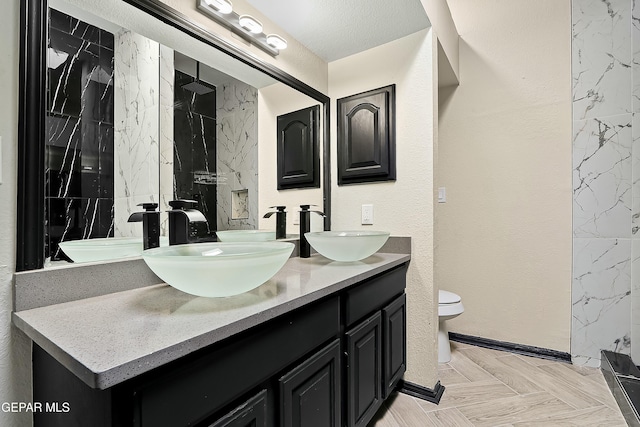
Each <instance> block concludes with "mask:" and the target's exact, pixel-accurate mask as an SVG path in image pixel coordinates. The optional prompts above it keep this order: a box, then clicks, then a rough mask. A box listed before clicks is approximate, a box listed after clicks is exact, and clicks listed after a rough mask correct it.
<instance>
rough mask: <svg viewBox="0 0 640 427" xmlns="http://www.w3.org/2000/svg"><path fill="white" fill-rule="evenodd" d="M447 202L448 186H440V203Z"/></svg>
mask: <svg viewBox="0 0 640 427" xmlns="http://www.w3.org/2000/svg"><path fill="white" fill-rule="evenodd" d="M446 202H447V188H446V187H440V188H438V203H446Z"/></svg>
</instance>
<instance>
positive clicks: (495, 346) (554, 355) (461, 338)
mask: <svg viewBox="0 0 640 427" xmlns="http://www.w3.org/2000/svg"><path fill="white" fill-rule="evenodd" d="M449 340H451V341H456V342H460V343H464V344H471V345H475V346H478V347H484V348H490V349H492V350H500V351H508V352H510V353H517V354H522V355H524V356H531V357H537V358H539V359H548V360H555V361H557V362H565V363H571V354H569V353H565V352H563V351H557V350H550V349H548V348H541V347H534V346H532V345H524V344H514V343H511V342H505V341H496V340H491V339H489V338H481V337H474V336H471V335H463V334H457V333H455V332H449Z"/></svg>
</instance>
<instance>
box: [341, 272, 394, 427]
mask: <svg viewBox="0 0 640 427" xmlns="http://www.w3.org/2000/svg"><path fill="white" fill-rule="evenodd" d="M401 273H402V271H401V270H392V271H390V272H388V273H386V274H384V275H382V276H380V277H378V278H377V280H375V281H372V282H371V283H369V284H368V285H360V286H358V287H355V288H353V289H351V290H349V291H347V294H346V304H347V310H346V313H347V316H346V317H347V324H348V325H349V329H348V330H347V332H346V333H345V336H346V354H347V368H346V369H347V375H346V377H347V391H348V395H347V396H348V397H347V425H348V426H349V427H364V426H366V425H367V424H368V423H369V421H371V419H372V418H373V416H374V415H375V413H376V412H377V411H378V409H380V406H382V402H384V399H386V398H387V397H388V396H389V395H390V394H391V392H392V391H393V390H394V389H395V387H396V386H397V384H398V381H400V379H401V378H402V375H403V374H404V372H405V370H406V314H405V312H406V297H405V294H404V293H403V291H404V281H403V278H401V277H400V275H401ZM364 313H368V317H365V318H364V320H359V321H356V319H360V318H361V316H362V315H363V314H364Z"/></svg>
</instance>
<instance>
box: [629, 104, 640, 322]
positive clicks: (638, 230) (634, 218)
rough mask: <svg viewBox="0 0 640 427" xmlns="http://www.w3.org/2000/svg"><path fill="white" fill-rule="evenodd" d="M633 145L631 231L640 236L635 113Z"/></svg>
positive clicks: (639, 144) (639, 145)
mask: <svg viewBox="0 0 640 427" xmlns="http://www.w3.org/2000/svg"><path fill="white" fill-rule="evenodd" d="M631 123H632V131H631V132H632V134H633V145H632V149H631V153H632V171H631V182H632V186H631V190H632V191H631V193H632V209H631V233H632V235H633V236H634V237H640V114H637V113H634V114H633V120H632V122H631ZM639 313H640V312H639Z"/></svg>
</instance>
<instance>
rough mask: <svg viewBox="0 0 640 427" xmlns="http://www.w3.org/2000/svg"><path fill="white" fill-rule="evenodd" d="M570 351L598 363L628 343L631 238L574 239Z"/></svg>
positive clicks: (589, 362) (625, 348)
mask: <svg viewBox="0 0 640 427" xmlns="http://www.w3.org/2000/svg"><path fill="white" fill-rule="evenodd" d="M573 250H574V260H573V263H574V276H573V284H572V339H571V354H572V356H573V358H575V359H576V360H579V361H580V363H581V364H584V365H589V366H599V359H600V356H599V352H600V351H601V350H603V349H605V350H611V351H616V352H619V353H627V354H628V353H629V352H630V347H631V342H630V339H631V330H630V326H631V318H630V316H631V259H630V254H631V239H601V238H600V239H587V238H583V239H574V248H573Z"/></svg>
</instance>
